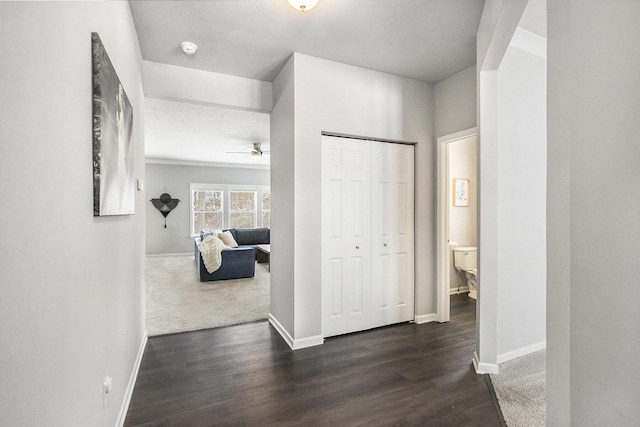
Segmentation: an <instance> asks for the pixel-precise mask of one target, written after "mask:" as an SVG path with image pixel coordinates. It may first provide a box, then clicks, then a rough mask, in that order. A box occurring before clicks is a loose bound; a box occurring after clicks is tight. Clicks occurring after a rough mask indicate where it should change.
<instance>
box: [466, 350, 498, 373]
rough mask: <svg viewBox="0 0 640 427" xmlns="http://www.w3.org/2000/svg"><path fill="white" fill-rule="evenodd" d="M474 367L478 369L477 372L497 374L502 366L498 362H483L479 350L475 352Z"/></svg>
mask: <svg viewBox="0 0 640 427" xmlns="http://www.w3.org/2000/svg"><path fill="white" fill-rule="evenodd" d="M473 367H474V368H475V370H476V374H497V373H499V372H500V367H499V366H498V364H497V363H485V362H481V361H480V358H479V357H478V352H477V351H474V352H473Z"/></svg>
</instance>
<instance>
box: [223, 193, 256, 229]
mask: <svg viewBox="0 0 640 427" xmlns="http://www.w3.org/2000/svg"><path fill="white" fill-rule="evenodd" d="M227 193H228V199H229V203H228V204H227V218H228V220H227V223H226V225H227V228H234V227H233V226H232V225H231V214H232V213H233V212H253V225H254V227H253V228H256V227H257V226H258V196H259V195H260V194H261V193H260V192H259V191H258V190H257V189H251V190H246V189H238V188H229V190H228V191H227ZM231 193H253V206H254V208H253V210H252V211H249V210H231ZM259 222H260V223H262V220H260V221H259Z"/></svg>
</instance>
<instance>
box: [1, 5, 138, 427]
mask: <svg viewBox="0 0 640 427" xmlns="http://www.w3.org/2000/svg"><path fill="white" fill-rule="evenodd" d="M92 31H95V32H98V33H99V34H100V37H101V39H102V42H103V43H104V45H105V48H106V50H107V52H108V54H109V56H110V58H111V61H112V62H113V65H114V67H115V69H116V71H117V73H118V75H119V77H120V80H121V82H122V84H123V86H124V88H125V90H126V92H127V95H128V97H129V99H130V101H131V104H132V106H133V114H134V116H133V117H134V127H133V144H134V151H135V175H136V176H138V177H142V176H144V134H143V129H144V116H143V114H142V112H143V111H144V96H143V91H142V83H141V77H140V70H141V62H142V59H141V56H140V50H139V46H138V42H137V38H136V32H135V29H134V27H133V22H132V19H131V13H130V11H129V5H128V3H127V2H1V3H0V40H2V43H1V44H0V75H2V78H1V79H0V94H1V96H0V97H1V98H2V100H3V102H2V103H1V104H0V117H2V119H1V120H2V126H0V140H1V141H2V144H0V174H1V179H0V189H1V193H2V195H3V197H4V200H5V206H4V209H2V211H1V213H0V224H1V225H0V227H1V228H0V233H1V237H0V241H2V244H1V246H0V287H1V290H2V297H1V298H0V337H1V338H0V341H1V342H2V351H0V369H1V370H2V373H1V374H0V377H1V378H2V379H1V380H0V420H2V421H1V423H2V424H3V425H14V426H41V425H60V426H113V425H115V424H116V420H117V419H118V414H119V411H120V409H121V404H122V403H123V401H124V399H125V391H126V388H127V383H128V381H129V379H130V377H131V374H132V371H133V368H134V366H135V362H136V356H137V354H138V352H139V349H140V347H141V344H142V343H143V340H144V299H143V298H144V295H143V289H144V287H143V274H142V259H143V256H144V210H145V207H144V204H145V203H146V200H145V195H144V193H136V203H135V210H136V214H135V215H125V216H116V217H103V218H94V217H93V210H92V205H93V185H92V162H91V158H92V94H91V32H92ZM107 375H110V376H111V377H113V391H112V393H111V397H110V402H109V405H108V407H107V409H106V410H103V403H102V384H103V381H104V379H105V376H107Z"/></svg>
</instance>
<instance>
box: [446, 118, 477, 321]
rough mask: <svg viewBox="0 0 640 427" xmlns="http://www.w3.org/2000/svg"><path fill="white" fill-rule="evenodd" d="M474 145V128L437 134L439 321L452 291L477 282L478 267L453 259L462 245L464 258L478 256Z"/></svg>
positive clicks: (448, 306)
mask: <svg viewBox="0 0 640 427" xmlns="http://www.w3.org/2000/svg"><path fill="white" fill-rule="evenodd" d="M477 148H478V143H477V128H472V129H468V130H465V131H462V132H457V133H455V134H451V135H446V136H442V137H439V138H438V148H437V149H438V166H437V167H438V171H437V176H438V185H437V205H438V206H437V208H438V221H437V222H438V227H437V236H436V238H437V242H438V243H437V246H438V247H437V265H438V270H437V283H438V284H437V320H438V322H448V321H449V319H450V315H451V301H450V298H451V295H461V294H468V293H469V291H470V290H471V291H473V290H474V289H473V288H474V286H477V276H476V273H477V268H476V269H475V270H476V271H475V272H472V271H463V269H462V268H461V267H459V268H456V266H455V262H454V258H455V257H454V248H456V247H458V248H459V249H460V248H465V249H464V255H465V257H466V258H470V257H473V256H477V251H475V252H474V250H473V248H477V247H478V155H477V152H478V150H477ZM460 255H462V254H460ZM460 259H462V258H460V257H459V260H460ZM475 260H477V258H475ZM475 260H474V261H475ZM463 267H464V269H467V270H471V268H470V267H467V266H466V265H465V266H463ZM470 287H471V289H470Z"/></svg>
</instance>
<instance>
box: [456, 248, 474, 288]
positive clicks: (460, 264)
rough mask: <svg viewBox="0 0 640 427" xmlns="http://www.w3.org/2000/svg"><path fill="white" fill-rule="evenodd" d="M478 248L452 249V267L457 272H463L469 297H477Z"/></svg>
mask: <svg viewBox="0 0 640 427" xmlns="http://www.w3.org/2000/svg"><path fill="white" fill-rule="evenodd" d="M477 252H478V248H476V247H475V246H460V247H455V248H453V265H454V267H455V268H456V270H458V271H464V273H465V276H466V279H467V284H468V285H469V297H470V298H473V299H476V298H477V297H478V277H477V274H478V270H477V269H478V257H477Z"/></svg>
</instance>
